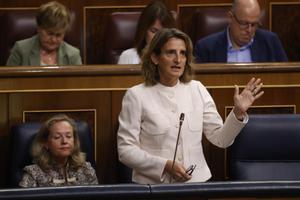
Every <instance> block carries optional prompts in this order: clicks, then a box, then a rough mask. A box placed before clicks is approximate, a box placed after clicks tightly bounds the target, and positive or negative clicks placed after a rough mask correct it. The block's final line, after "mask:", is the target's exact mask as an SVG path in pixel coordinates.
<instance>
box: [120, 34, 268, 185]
mask: <svg viewBox="0 0 300 200" xmlns="http://www.w3.org/2000/svg"><path fill="white" fill-rule="evenodd" d="M192 50H193V48H192V43H191V40H190V38H189V37H188V36H187V35H186V34H185V33H183V32H181V31H179V30H177V29H162V30H161V31H159V32H157V33H156V35H155V36H154V38H153V39H152V41H151V42H150V44H149V47H148V48H147V49H146V52H145V54H144V56H143V57H142V74H143V77H144V83H142V84H139V85H137V86H134V87H132V88H130V89H129V90H128V91H127V92H126V94H125V96H124V98H123V102H122V110H121V113H120V115H119V130H118V153H119V159H120V161H121V162H123V163H124V164H125V165H127V166H129V167H130V168H132V169H133V175H132V181H133V182H136V183H141V184H150V183H170V182H171V183H173V182H203V181H207V180H208V179H209V178H210V177H211V173H210V170H209V168H208V165H207V163H206V161H205V158H204V154H203V148H202V134H203V133H204V135H205V136H206V138H207V139H208V140H209V141H210V142H211V143H213V144H214V145H216V146H219V147H223V148H225V147H227V146H229V145H230V144H232V142H233V140H234V138H235V137H236V136H237V135H238V133H239V132H240V130H241V129H242V128H243V127H244V126H245V124H246V122H247V120H248V115H247V113H246V111H247V109H248V108H249V107H250V106H251V105H252V103H253V102H254V101H255V100H256V99H258V98H259V97H261V96H262V95H263V91H261V87H262V82H261V80H260V79H255V78H252V79H251V80H250V81H249V82H248V84H247V85H246V87H245V89H244V90H243V91H242V92H241V93H239V88H238V87H237V86H236V88H235V94H234V108H233V111H232V112H231V113H230V114H229V115H228V117H227V119H226V121H225V123H224V124H223V120H222V118H221V117H220V115H219V114H218V112H217V109H216V105H215V103H214V101H213V99H212V97H211V96H210V94H209V93H208V91H207V90H206V88H205V87H204V85H202V84H201V82H199V81H194V80H192V77H191V76H192V68H191V62H192Z"/></svg>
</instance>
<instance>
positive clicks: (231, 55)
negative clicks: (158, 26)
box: [227, 27, 254, 62]
mask: <svg viewBox="0 0 300 200" xmlns="http://www.w3.org/2000/svg"><path fill="white" fill-rule="evenodd" d="M229 34H230V33H229V27H228V28H227V44H228V45H227V62H252V58H251V51H250V47H251V45H252V44H253V41H254V39H253V38H252V39H251V40H250V41H249V42H248V43H247V44H245V45H244V46H242V47H240V48H238V49H234V48H233V45H232V42H231V39H230V36H229Z"/></svg>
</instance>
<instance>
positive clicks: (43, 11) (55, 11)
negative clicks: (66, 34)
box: [36, 1, 71, 31]
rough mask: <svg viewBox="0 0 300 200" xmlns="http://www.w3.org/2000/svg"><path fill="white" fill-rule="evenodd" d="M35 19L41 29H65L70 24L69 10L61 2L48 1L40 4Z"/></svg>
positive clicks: (67, 28)
mask: <svg viewBox="0 0 300 200" xmlns="http://www.w3.org/2000/svg"><path fill="white" fill-rule="evenodd" d="M36 21H37V25H38V26H39V27H40V28H43V29H52V30H63V31H67V30H69V28H70V24H71V17H70V11H69V10H68V9H67V8H66V7H65V6H64V5H63V4H61V3H58V2H56V1H50V2H48V3H46V4H42V5H41V6H40V8H39V10H38V13H37V15H36Z"/></svg>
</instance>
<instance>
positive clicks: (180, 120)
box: [170, 113, 184, 182]
mask: <svg viewBox="0 0 300 200" xmlns="http://www.w3.org/2000/svg"><path fill="white" fill-rule="evenodd" d="M183 120H184V113H181V114H180V117H179V129H178V134H177V140H176V146H175V152H174V157H173V162H172V170H173V169H174V165H175V159H176V155H177V149H178V142H179V137H180V132H181V126H182V123H183ZM171 180H172V176H170V182H171Z"/></svg>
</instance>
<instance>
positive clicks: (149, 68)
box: [142, 28, 193, 86]
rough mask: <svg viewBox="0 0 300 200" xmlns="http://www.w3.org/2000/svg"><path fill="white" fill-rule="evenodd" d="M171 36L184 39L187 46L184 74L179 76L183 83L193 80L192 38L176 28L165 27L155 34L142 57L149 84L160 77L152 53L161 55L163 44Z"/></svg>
mask: <svg viewBox="0 0 300 200" xmlns="http://www.w3.org/2000/svg"><path fill="white" fill-rule="evenodd" d="M171 38H178V39H182V40H183V41H184V42H185V46H186V64H185V68H184V71H183V74H182V75H181V76H180V77H179V80H180V81H181V82H183V83H188V82H190V81H191V80H192V74H193V72H192V67H191V63H192V62H193V45H192V41H191V39H190V38H189V36H188V35H186V34H185V33H183V32H181V31H180V30H178V29H176V28H164V29H162V30H160V31H159V32H157V33H156V34H155V36H154V37H153V39H152V41H151V42H150V45H149V47H148V48H147V49H146V50H145V53H144V55H143V57H142V74H143V77H144V79H145V84H146V85H147V86H150V85H155V84H156V83H157V82H159V78H160V77H159V72H158V66H156V65H155V64H154V63H153V61H152V59H151V55H152V54H155V55H156V56H159V55H160V53H161V50H162V48H163V46H164V45H165V44H166V43H167V42H168V41H169V40H170V39H171Z"/></svg>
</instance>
